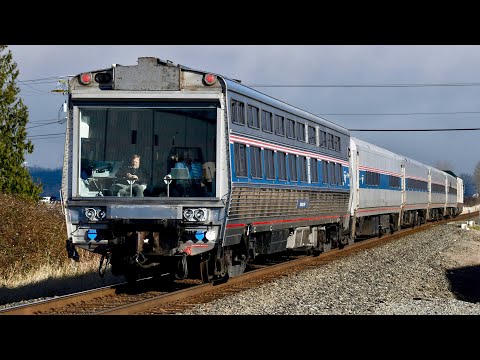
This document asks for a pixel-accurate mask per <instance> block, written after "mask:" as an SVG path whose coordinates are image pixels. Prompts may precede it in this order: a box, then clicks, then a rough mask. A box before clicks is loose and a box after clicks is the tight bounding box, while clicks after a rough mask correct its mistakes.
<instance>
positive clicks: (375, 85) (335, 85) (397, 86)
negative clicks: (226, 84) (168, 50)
mask: <svg viewBox="0 0 480 360" xmlns="http://www.w3.org/2000/svg"><path fill="white" fill-rule="evenodd" d="M246 86H249V87H268V88H280V87H284V88H301V87H304V88H407V87H441V86H461V87H465V86H480V83H438V84H252V85H246Z"/></svg>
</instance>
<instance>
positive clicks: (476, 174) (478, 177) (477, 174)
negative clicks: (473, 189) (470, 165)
mask: <svg viewBox="0 0 480 360" xmlns="http://www.w3.org/2000/svg"><path fill="white" fill-rule="evenodd" d="M473 181H474V182H475V185H477V190H478V189H480V161H479V162H477V165H475V170H474V171H473Z"/></svg>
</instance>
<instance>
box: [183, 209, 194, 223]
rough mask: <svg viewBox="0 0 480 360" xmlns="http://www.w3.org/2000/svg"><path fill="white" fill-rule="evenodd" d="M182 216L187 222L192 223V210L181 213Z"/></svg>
mask: <svg viewBox="0 0 480 360" xmlns="http://www.w3.org/2000/svg"><path fill="white" fill-rule="evenodd" d="M183 216H184V217H185V220H187V221H193V210H192V209H185V210H184V211H183Z"/></svg>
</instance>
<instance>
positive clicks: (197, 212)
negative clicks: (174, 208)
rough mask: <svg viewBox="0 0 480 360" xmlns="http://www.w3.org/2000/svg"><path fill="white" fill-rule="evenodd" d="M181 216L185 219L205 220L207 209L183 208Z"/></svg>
mask: <svg viewBox="0 0 480 360" xmlns="http://www.w3.org/2000/svg"><path fill="white" fill-rule="evenodd" d="M183 218H184V219H185V220H186V221H206V220H207V218H208V210H207V209H206V208H197V209H184V210H183Z"/></svg>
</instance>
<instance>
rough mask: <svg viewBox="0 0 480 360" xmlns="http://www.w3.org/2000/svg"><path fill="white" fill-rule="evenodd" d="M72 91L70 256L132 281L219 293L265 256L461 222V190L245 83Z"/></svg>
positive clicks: (146, 72)
mask: <svg viewBox="0 0 480 360" xmlns="http://www.w3.org/2000/svg"><path fill="white" fill-rule="evenodd" d="M68 86H69V88H68V94H69V99H68V114H67V132H66V142H65V154H64V171H63V178H62V192H61V193H62V204H63V206H64V209H65V216H66V223H67V237H68V239H67V251H68V254H69V257H73V258H75V259H78V252H77V250H76V249H77V247H78V248H83V249H86V250H89V251H93V252H96V253H99V254H101V255H102V260H101V263H100V268H101V267H102V264H104V262H105V264H107V263H110V264H111V269H112V273H113V274H115V275H125V276H126V277H127V279H128V280H130V281H133V280H135V279H136V278H138V277H139V276H142V274H146V273H153V274H155V273H156V274H161V273H170V274H173V275H175V276H176V278H187V277H192V278H193V277H195V278H200V279H202V280H203V281H204V282H215V281H219V280H222V279H226V278H228V277H232V276H236V275H239V274H241V273H242V272H243V271H244V270H245V268H246V266H247V264H248V263H249V262H250V261H253V260H254V259H255V258H256V257H259V256H266V255H269V254H274V253H280V252H285V251H307V252H312V253H315V254H318V253H321V252H325V251H328V250H329V249H331V248H342V247H344V246H345V245H347V244H349V243H351V242H353V240H354V239H356V238H358V237H360V236H364V235H368V236H372V235H374V236H375V235H376V236H379V235H382V234H384V233H386V232H394V231H396V230H398V229H400V228H401V227H407V226H416V225H418V224H421V223H424V222H426V221H431V220H438V219H441V218H444V217H449V216H452V217H454V216H456V215H457V214H459V213H460V212H461V210H462V206H463V183H462V180H461V179H460V178H458V177H456V176H454V175H453V174H450V173H446V172H444V171H441V170H438V169H435V168H433V167H431V166H427V165H424V164H421V163H420V162H418V161H415V160H413V159H409V158H406V157H404V156H401V155H398V154H395V153H393V152H390V151H388V150H386V149H382V148H380V147H378V146H375V145H373V144H370V143H367V142H365V141H362V140H360V139H357V138H354V137H352V136H351V135H350V133H349V131H348V130H347V129H345V128H343V127H341V126H339V125H336V124H334V123H332V122H330V121H328V120H326V119H323V118H321V117H318V116H315V115H312V114H310V113H308V112H306V111H304V110H301V109H299V108H297V107H294V106H292V105H289V104H287V103H285V102H282V101H279V100H277V99H274V98H272V97H270V96H267V95H265V94H263V93H261V92H258V91H256V90H254V89H252V88H249V87H247V86H245V85H243V84H242V83H241V81H239V80H233V79H229V78H226V77H224V76H221V75H219V74H215V73H210V72H205V71H199V70H195V69H192V68H189V67H186V66H182V65H177V64H174V63H172V62H171V61H163V60H161V59H157V58H153V57H143V58H139V59H138V64H137V65H131V66H122V65H118V64H114V65H113V66H112V67H108V68H105V69H101V70H96V71H89V72H85V73H81V74H79V75H77V76H75V77H73V78H72V79H71V80H70V81H69V85H68ZM132 156H135V157H136V158H137V161H138V162H139V163H140V167H135V166H133V165H132V164H133V163H132V164H131V163H130V161H131V158H132ZM137 165H138V164H137ZM122 169H124V170H122ZM125 169H126V170H125ZM137 170H138V171H139V172H138V174H140V173H141V174H142V175H141V178H140V177H136V176H132V175H130V173H131V174H134V173H135V171H137ZM140 170H141V172H140ZM125 173H127V175H128V176H131V177H130V178H128V179H125V177H126V175H125ZM134 188H135V191H133V189H134ZM101 273H102V272H101Z"/></svg>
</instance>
